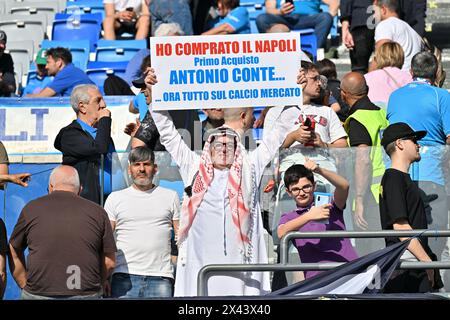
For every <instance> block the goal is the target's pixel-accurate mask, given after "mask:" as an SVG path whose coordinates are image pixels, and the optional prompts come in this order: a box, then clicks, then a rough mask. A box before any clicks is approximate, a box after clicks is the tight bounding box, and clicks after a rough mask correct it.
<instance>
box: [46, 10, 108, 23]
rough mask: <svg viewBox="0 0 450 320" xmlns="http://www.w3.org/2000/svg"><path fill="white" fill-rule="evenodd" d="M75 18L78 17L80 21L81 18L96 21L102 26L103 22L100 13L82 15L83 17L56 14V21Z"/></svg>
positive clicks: (74, 14) (71, 14) (72, 14)
mask: <svg viewBox="0 0 450 320" xmlns="http://www.w3.org/2000/svg"><path fill="white" fill-rule="evenodd" d="M74 17H77V18H78V19H80V18H83V19H85V18H88V19H94V20H95V21H97V23H98V24H100V25H101V24H102V22H103V17H102V14H101V13H99V12H96V13H82V14H81V15H78V14H76V13H57V14H55V20H64V19H69V18H74Z"/></svg>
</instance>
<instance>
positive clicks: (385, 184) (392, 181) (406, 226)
mask: <svg viewBox="0 0 450 320" xmlns="http://www.w3.org/2000/svg"><path fill="white" fill-rule="evenodd" d="M426 134H427V132H426V131H414V130H412V129H411V127H410V126H408V125H407V124H406V123H403V122H399V123H395V124H391V125H390V126H388V127H387V128H386V130H385V131H384V133H383V138H382V139H381V144H382V145H383V147H384V149H385V151H386V153H387V154H388V155H389V157H390V158H391V161H392V164H391V168H390V169H387V170H386V172H385V173H384V175H383V178H382V180H381V189H380V215H381V225H382V227H383V229H384V230H413V229H427V218H426V214H425V206H424V203H423V200H422V198H421V196H420V192H419V187H418V186H417V184H415V183H414V182H413V181H412V180H411V177H410V176H409V173H408V172H409V167H410V166H411V164H412V163H413V162H416V161H420V153H419V149H420V145H419V144H418V141H419V140H420V139H422V138H423V137H425V135H426ZM407 239H408V238H395V237H387V238H386V239H385V240H386V245H387V246H389V245H392V244H394V243H397V242H399V241H404V240H407ZM433 257H434V258H435V255H434V254H433V252H432V251H431V249H430V248H429V246H428V239H427V238H424V237H419V238H415V239H412V240H411V242H410V244H409V245H408V250H407V251H405V253H404V254H403V256H402V260H407V261H424V262H430V261H432V260H434V259H432V258H433ZM440 288H442V281H441V279H440V276H439V272H437V270H436V272H435V270H432V269H427V270H401V271H396V272H395V273H394V275H393V277H392V278H391V279H390V281H389V282H388V283H387V284H386V287H385V289H384V290H385V293H405V292H406V293H413V292H430V291H432V290H433V289H440Z"/></svg>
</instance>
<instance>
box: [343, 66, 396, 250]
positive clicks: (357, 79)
mask: <svg viewBox="0 0 450 320" xmlns="http://www.w3.org/2000/svg"><path fill="white" fill-rule="evenodd" d="M368 91H369V90H368V87H367V84H366V80H365V78H364V76H363V75H362V74H361V73H359V72H350V73H348V74H346V75H345V76H344V78H343V79H342V81H341V96H342V100H343V101H344V102H346V103H347V104H348V105H349V106H350V110H349V116H348V118H347V120H346V121H345V123H344V128H345V131H346V132H347V134H348V144H349V146H350V147H354V148H356V153H355V155H356V157H355V202H354V206H353V209H354V212H353V219H354V223H355V227H356V228H357V229H359V230H369V229H370V230H377V229H378V230H379V229H381V224H380V215H379V211H378V198H379V189H380V182H381V177H382V176H383V174H384V170H385V167H384V163H383V159H382V151H381V148H380V146H381V144H380V139H381V133H380V132H381V131H382V130H384V129H385V128H386V127H387V126H388V124H389V123H388V121H387V120H386V112H385V111H384V110H383V109H380V108H379V107H377V106H376V105H374V104H373V103H372V102H371V101H370V100H369V98H368V97H367V93H368ZM382 247H384V243H383V241H382V239H358V240H357V249H358V251H359V254H360V255H364V254H367V253H369V252H372V251H374V250H377V249H380V248H382Z"/></svg>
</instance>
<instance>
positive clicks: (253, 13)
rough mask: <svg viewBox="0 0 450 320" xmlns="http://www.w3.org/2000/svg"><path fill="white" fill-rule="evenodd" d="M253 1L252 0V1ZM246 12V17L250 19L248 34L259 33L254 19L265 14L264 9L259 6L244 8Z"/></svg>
mask: <svg viewBox="0 0 450 320" xmlns="http://www.w3.org/2000/svg"><path fill="white" fill-rule="evenodd" d="M253 1H254V0H253ZM246 8H247V11H248V16H249V18H250V32H251V33H259V31H258V28H257V27H256V18H257V17H258V16H259V15H260V14H262V13H266V8H265V7H264V6H261V5H259V4H256V5H252V6H248V7H247V6H246Z"/></svg>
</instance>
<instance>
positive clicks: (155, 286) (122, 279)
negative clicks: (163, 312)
mask: <svg viewBox="0 0 450 320" xmlns="http://www.w3.org/2000/svg"><path fill="white" fill-rule="evenodd" d="M111 296H112V297H113V298H123V299H132V298H159V297H172V296H173V280H172V279H171V278H167V277H153V276H139V275H134V274H128V273H114V274H113V276H112V282H111Z"/></svg>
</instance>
